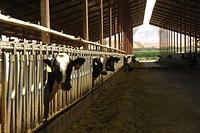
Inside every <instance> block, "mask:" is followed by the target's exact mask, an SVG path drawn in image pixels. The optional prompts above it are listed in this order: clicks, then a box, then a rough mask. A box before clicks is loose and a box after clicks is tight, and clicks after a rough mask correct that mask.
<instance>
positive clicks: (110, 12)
mask: <svg viewBox="0 0 200 133" xmlns="http://www.w3.org/2000/svg"><path fill="white" fill-rule="evenodd" d="M111 46H112V1H111V0H109V47H111Z"/></svg>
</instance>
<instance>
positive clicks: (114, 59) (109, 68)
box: [106, 56, 120, 72]
mask: <svg viewBox="0 0 200 133" xmlns="http://www.w3.org/2000/svg"><path fill="white" fill-rule="evenodd" d="M119 60H120V58H118V57H113V56H110V57H108V58H107V61H106V70H107V71H112V72H113V71H115V67H114V65H115V62H116V63H117V62H118V61H119Z"/></svg>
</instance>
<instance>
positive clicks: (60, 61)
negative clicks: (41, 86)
mask: <svg viewBox="0 0 200 133" xmlns="http://www.w3.org/2000/svg"><path fill="white" fill-rule="evenodd" d="M43 62H44V63H45V64H46V68H47V69H46V71H47V72H48V74H47V81H46V83H45V85H46V86H45V90H44V107H45V112H44V114H45V119H47V117H48V112H49V102H50V101H51V99H52V98H53V97H54V96H55V94H56V92H57V91H58V89H59V88H61V89H62V90H65V91H68V90H70V89H71V87H72V86H71V83H70V77H71V73H72V70H73V67H74V69H75V70H78V69H79V68H80V66H81V65H83V64H84V62H85V59H84V58H77V59H75V60H72V59H70V57H69V55H68V54H66V53H59V54H58V55H57V56H56V58H53V59H51V60H49V59H44V60H43ZM45 73H46V72H45Z"/></svg>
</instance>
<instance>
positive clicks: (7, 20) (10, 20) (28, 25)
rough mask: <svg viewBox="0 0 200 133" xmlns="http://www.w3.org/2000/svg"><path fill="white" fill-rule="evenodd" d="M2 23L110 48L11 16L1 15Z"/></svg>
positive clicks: (0, 20)
mask: <svg viewBox="0 0 200 133" xmlns="http://www.w3.org/2000/svg"><path fill="white" fill-rule="evenodd" d="M0 22H3V23H7V24H11V25H15V26H19V27H25V28H30V29H32V30H36V31H40V32H45V33H49V34H52V35H56V36H60V37H63V38H66V39H69V40H73V41H77V42H80V43H83V44H91V45H95V46H99V47H102V48H103V47H104V48H109V47H108V46H105V45H101V44H99V43H95V42H91V41H87V40H84V39H81V38H76V37H74V36H72V35H67V34H64V33H62V32H58V31H55V30H52V29H49V28H46V27H44V26H40V25H36V24H32V23H29V22H25V21H21V20H18V19H15V18H11V17H10V16H5V15H3V14H0ZM102 37H103V36H102ZM109 49H114V50H117V51H119V52H122V53H124V51H122V50H118V49H115V48H109Z"/></svg>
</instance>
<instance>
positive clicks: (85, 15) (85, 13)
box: [83, 0, 89, 49]
mask: <svg viewBox="0 0 200 133" xmlns="http://www.w3.org/2000/svg"><path fill="white" fill-rule="evenodd" d="M83 38H84V39H85V40H87V41H89V29H88V0H83ZM88 48H89V47H88V45H87V44H86V45H85V46H84V49H88Z"/></svg>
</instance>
